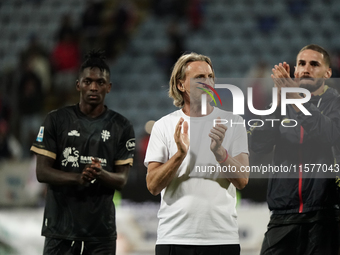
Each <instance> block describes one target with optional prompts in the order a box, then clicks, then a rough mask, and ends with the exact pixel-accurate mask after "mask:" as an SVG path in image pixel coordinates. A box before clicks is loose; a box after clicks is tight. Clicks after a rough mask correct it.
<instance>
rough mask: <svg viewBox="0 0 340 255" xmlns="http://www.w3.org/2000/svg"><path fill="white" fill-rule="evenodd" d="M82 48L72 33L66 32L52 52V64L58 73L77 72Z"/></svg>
mask: <svg viewBox="0 0 340 255" xmlns="http://www.w3.org/2000/svg"><path fill="white" fill-rule="evenodd" d="M80 60H81V57H80V48H79V45H78V41H77V40H76V38H75V36H74V34H73V33H72V32H71V31H64V32H63V34H62V37H61V38H60V40H59V41H58V42H57V44H56V46H55V47H54V49H53V51H52V64H53V69H54V71H56V72H59V71H71V72H76V71H77V70H78V67H79V64H80Z"/></svg>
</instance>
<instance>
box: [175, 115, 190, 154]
mask: <svg viewBox="0 0 340 255" xmlns="http://www.w3.org/2000/svg"><path fill="white" fill-rule="evenodd" d="M182 127H183V133H182ZM188 129H189V126H188V122H186V121H184V119H183V118H180V120H179V121H178V123H177V125H176V129H175V134H174V138H175V142H176V145H177V149H178V152H180V153H181V154H183V155H186V154H187V153H188V150H189V145H190V140H189V134H188Z"/></svg>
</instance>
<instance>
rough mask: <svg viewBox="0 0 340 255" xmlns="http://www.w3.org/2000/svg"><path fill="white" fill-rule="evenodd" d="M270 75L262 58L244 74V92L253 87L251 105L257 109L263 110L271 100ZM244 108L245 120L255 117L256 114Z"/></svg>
mask: <svg viewBox="0 0 340 255" xmlns="http://www.w3.org/2000/svg"><path fill="white" fill-rule="evenodd" d="M270 75H271V68H270V67H269V66H268V63H267V62H265V61H262V60H261V61H259V62H257V64H255V65H254V66H253V67H252V68H250V70H249V71H248V73H247V75H246V78H247V79H246V84H245V87H244V88H243V91H244V93H248V92H247V88H248V87H251V88H253V106H254V108H255V109H257V110H264V109H265V108H266V106H267V105H269V104H270V103H271V102H272V101H271V100H272V87H273V80H272V78H271V77H270ZM245 104H246V102H245ZM245 109H246V112H245V116H244V118H245V119H246V120H248V119H251V118H253V117H254V118H255V117H256V115H254V114H252V113H251V112H250V111H249V109H248V107H245Z"/></svg>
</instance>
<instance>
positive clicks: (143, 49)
mask: <svg viewBox="0 0 340 255" xmlns="http://www.w3.org/2000/svg"><path fill="white" fill-rule="evenodd" d="M339 25H340V2H339V1H336V0H313V1H308V0H282V1H271V0H257V1H253V0H225V1H224V0H86V1H85V0H67V1H62V0H1V1H0V33H1V39H0V255H2V254H8V255H12V254H20V255H21V254H26V255H27V254H28V255H35V254H41V249H42V245H43V240H44V239H43V238H42V237H41V236H40V228H41V222H42V213H43V206H44V191H45V186H44V185H42V184H39V183H38V182H37V181H36V178H35V157H34V155H33V154H31V153H30V151H29V148H30V145H31V144H32V141H33V140H34V139H35V138H36V135H37V133H38V129H39V126H40V124H41V123H42V121H43V119H44V117H45V115H46V114H47V113H48V112H49V111H51V110H53V109H56V108H59V107H62V106H65V105H69V104H75V103H77V102H78V101H79V97H78V93H77V92H76V89H75V81H76V79H77V70H78V68H79V66H80V64H81V63H82V61H83V56H84V54H85V53H86V52H87V51H88V50H89V49H92V48H101V49H104V50H105V51H106V53H107V57H108V58H107V62H108V63H109V66H110V68H111V81H112V83H113V87H112V90H111V93H110V94H108V96H107V98H106V105H107V106H108V107H109V108H111V109H113V110H115V111H117V112H119V113H121V114H123V115H124V116H125V117H127V118H128V119H129V120H130V121H131V122H132V123H133V125H134V128H135V133H136V145H137V151H136V155H135V163H134V166H133V169H132V170H131V172H130V176H129V181H128V184H127V185H126V187H125V188H124V190H123V191H122V192H121V193H117V195H116V197H115V201H116V205H117V208H118V209H117V226H118V250H117V255H124V254H130V255H131V254H145V255H146V254H148V255H149V254H154V252H153V250H154V244H155V240H156V230H157V223H158V220H157V210H158V208H159V200H160V197H159V196H156V197H154V196H152V195H151V194H150V193H149V192H148V191H147V189H146V184H145V175H146V168H145V167H144V165H143V159H144V155H145V150H146V147H147V143H148V139H149V134H150V130H151V128H152V124H153V121H156V120H158V119H159V118H160V117H162V116H164V115H166V114H168V113H170V112H172V111H174V110H176V108H175V107H174V106H173V105H172V100H171V99H169V98H168V95H167V90H168V81H169V77H170V73H171V68H172V66H173V64H174V63H175V61H176V60H177V58H178V57H179V56H180V55H181V54H182V53H184V52H191V51H195V52H197V53H201V54H204V55H208V56H209V57H210V58H211V59H212V62H213V65H214V69H215V73H216V76H217V77H219V78H223V77H229V78H263V79H266V78H270V74H271V68H272V67H273V66H274V65H275V64H278V63H279V62H283V61H286V62H287V63H289V64H290V65H291V67H293V66H294V64H295V57H296V55H297V53H298V51H299V50H300V49H301V48H302V47H303V46H305V45H307V44H311V43H315V44H319V45H321V46H323V47H324V48H326V50H328V52H329V53H330V55H331V58H332V69H333V76H332V77H339V71H340V46H339V45H340V33H338V27H339ZM291 71H293V68H291ZM252 86H259V85H258V84H253V85H252ZM269 86H270V87H269V89H271V86H272V85H269ZM332 86H334V87H335V88H337V89H338V90H339V87H338V86H339V84H334V85H332ZM259 88H260V87H259ZM262 88H263V87H262ZM267 88H268V85H267ZM257 91H258V92H259V93H258V94H257V95H256V96H257V97H258V98H259V97H261V95H263V93H266V91H263V92H261V90H260V89H259V90H257ZM261 93H262V94H261ZM259 104H261V100H259ZM258 107H259V108H257V109H260V108H261V107H264V106H263V105H258ZM244 117H245V118H247V116H244ZM251 156H252V157H251V163H252V164H253V162H255V161H256V160H258V157H259V156H258V155H255V156H254V155H253V154H252V155H251ZM268 159H270V155H269V156H267V158H265V160H268ZM266 185H267V182H266V179H265V178H263V179H253V180H251V181H250V182H249V184H248V186H247V187H246V188H245V189H244V190H242V191H241V192H240V193H239V203H238V212H239V225H240V241H241V248H242V254H243V255H246V254H248V255H252V254H258V253H259V249H260V246H261V242H262V238H263V233H264V232H265V230H266V225H267V223H268V217H269V212H268V209H267V206H266V203H265V199H266Z"/></svg>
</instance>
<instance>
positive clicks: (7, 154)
mask: <svg viewBox="0 0 340 255" xmlns="http://www.w3.org/2000/svg"><path fill="white" fill-rule="evenodd" d="M21 154H22V149H21V145H20V143H19V142H18V140H17V139H16V138H15V137H14V136H13V135H12V134H11V133H10V129H9V124H8V122H7V121H6V120H4V119H1V118H0V161H1V160H5V159H19V158H21Z"/></svg>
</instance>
